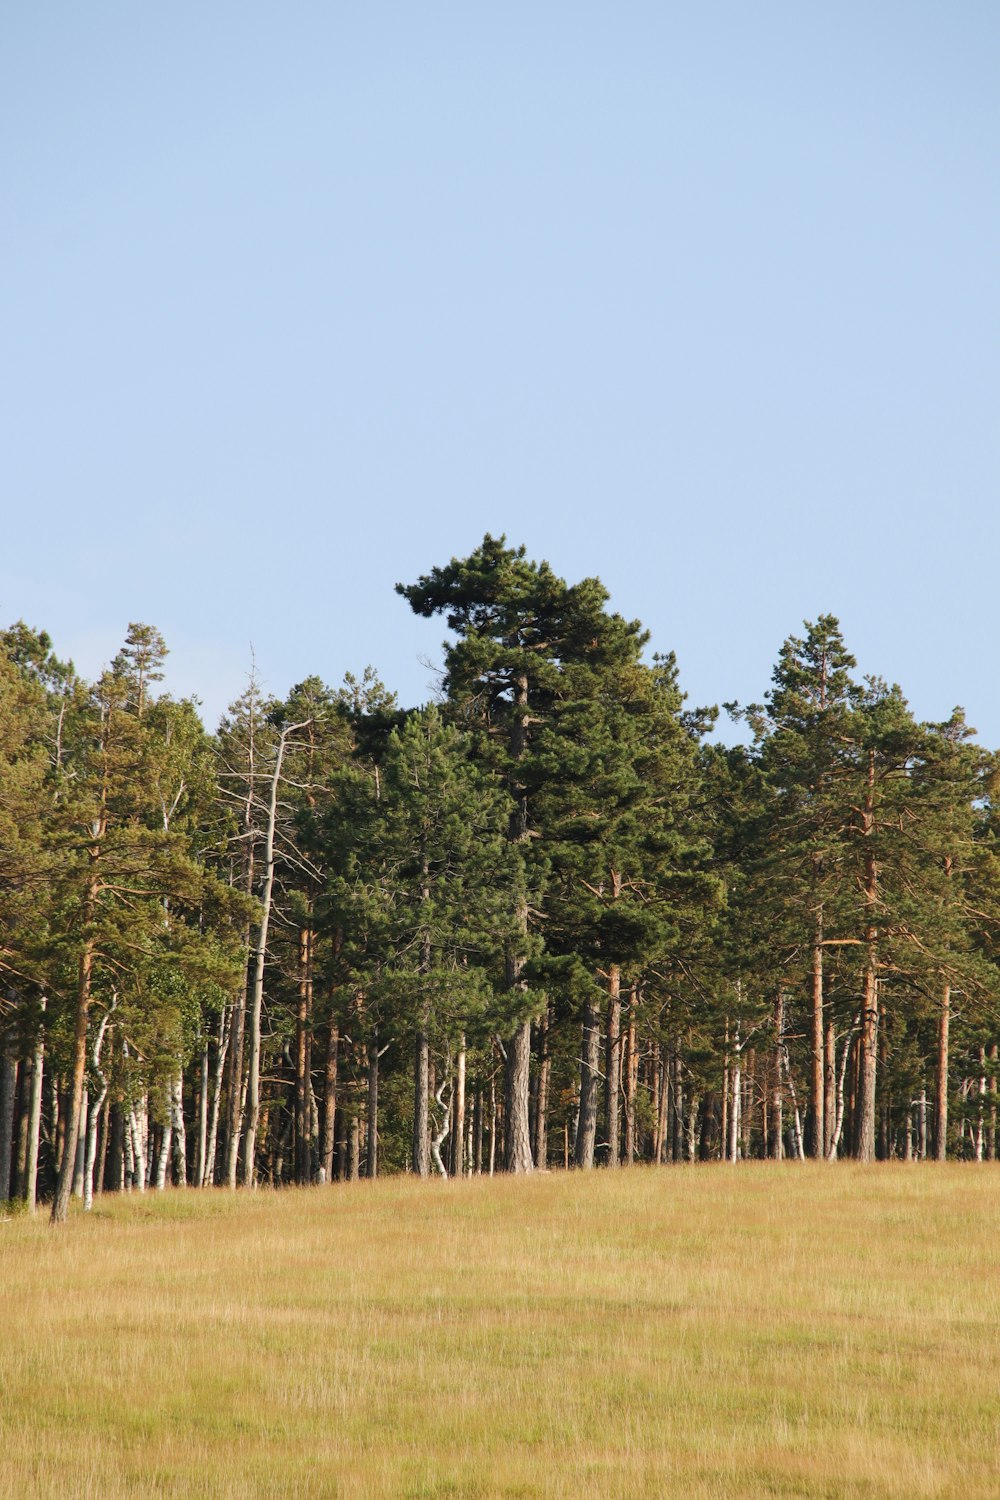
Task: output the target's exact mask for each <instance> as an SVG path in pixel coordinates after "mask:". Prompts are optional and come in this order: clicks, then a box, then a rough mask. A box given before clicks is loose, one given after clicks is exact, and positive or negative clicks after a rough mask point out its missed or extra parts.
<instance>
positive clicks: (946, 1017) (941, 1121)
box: [934, 984, 961, 1161]
mask: <svg viewBox="0 0 1000 1500" xmlns="http://www.w3.org/2000/svg"><path fill="white" fill-rule="evenodd" d="M950 1022H951V985H949V984H946V985H944V987H943V988H942V991H941V1009H940V1011H939V1012H938V1034H937V1075H936V1078H935V1090H934V1156H935V1158H936V1159H937V1160H938V1161H946V1160H947V1157H948V1030H949V1026H950ZM960 1050H961V1049H960Z"/></svg>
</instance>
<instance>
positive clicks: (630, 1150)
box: [625, 985, 639, 1167]
mask: <svg viewBox="0 0 1000 1500" xmlns="http://www.w3.org/2000/svg"><path fill="white" fill-rule="evenodd" d="M638 1007H639V992H638V990H637V988H636V987H635V986H634V985H633V987H632V989H631V990H630V991H629V1001H628V1032H627V1034H626V1041H627V1046H628V1056H627V1060H626V1067H625V1164H626V1166H629V1167H630V1166H632V1164H633V1163H634V1161H635V1143H636V1118H635V1111H636V1099H637V1097H638V1089H639V1049H638V1040H637V1031H636V1019H637V1018H636V1011H637V1010H638Z"/></svg>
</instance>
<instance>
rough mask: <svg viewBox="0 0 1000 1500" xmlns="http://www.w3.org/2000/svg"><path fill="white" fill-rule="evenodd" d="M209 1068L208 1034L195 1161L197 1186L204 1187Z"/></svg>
mask: <svg viewBox="0 0 1000 1500" xmlns="http://www.w3.org/2000/svg"><path fill="white" fill-rule="evenodd" d="M208 1070H209V1058H208V1036H207V1034H206V1036H205V1040H204V1042H203V1044H202V1049H201V1061H200V1063H199V1066H198V1147H197V1154H196V1156H195V1163H194V1184H195V1187H203V1186H204V1184H205V1160H206V1155H207V1152H208Z"/></svg>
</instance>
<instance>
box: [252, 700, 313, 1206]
mask: <svg viewBox="0 0 1000 1500" xmlns="http://www.w3.org/2000/svg"><path fill="white" fill-rule="evenodd" d="M307 722H308V720H306V721H303V722H302V723H301V724H288V725H286V727H285V728H284V729H283V730H282V731H281V735H280V736H279V739H278V748H277V751H276V752H275V757H274V770H273V772H272V774H271V786H270V792H269V795H268V804H267V831H266V833H265V835H264V885H263V889H262V891H261V897H260V905H261V914H260V926H259V927H258V929H257V944H256V948H255V950H254V965H253V1000H252V1004H251V1008H250V1059H249V1064H248V1068H247V1109H248V1118H247V1127H246V1136H245V1139H244V1143H243V1185H244V1187H254V1186H256V1181H257V1173H256V1155H257V1130H258V1127H259V1125H260V1023H261V1013H262V1010H263V1005H264V965H265V963H266V961H267V938H268V932H269V930H270V925H271V902H272V898H273V895H274V866H275V855H274V842H275V832H276V830H277V825H278V788H279V786H280V785H281V767H282V764H283V762H284V759H285V751H286V749H287V748H288V741H289V739H290V737H291V736H292V735H293V734H295V733H296V731H297V730H299V729H304V728H305V727H306V723H307Z"/></svg>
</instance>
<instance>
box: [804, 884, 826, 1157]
mask: <svg viewBox="0 0 1000 1500" xmlns="http://www.w3.org/2000/svg"><path fill="white" fill-rule="evenodd" d="M811 1042H812V1056H811V1058H810V1061H811V1064H812V1066H811V1069H810V1094H809V1116H808V1125H809V1155H810V1156H811V1157H813V1158H814V1159H815V1160H816V1161H822V1160H823V1156H824V1147H825V1143H826V1124H825V1120H826V1079H825V1069H824V1060H825V1059H824V1052H823V906H822V903H821V902H820V903H819V904H818V905H817V907H816V916H815V924H814V928H813V970H812V1028H811Z"/></svg>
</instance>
